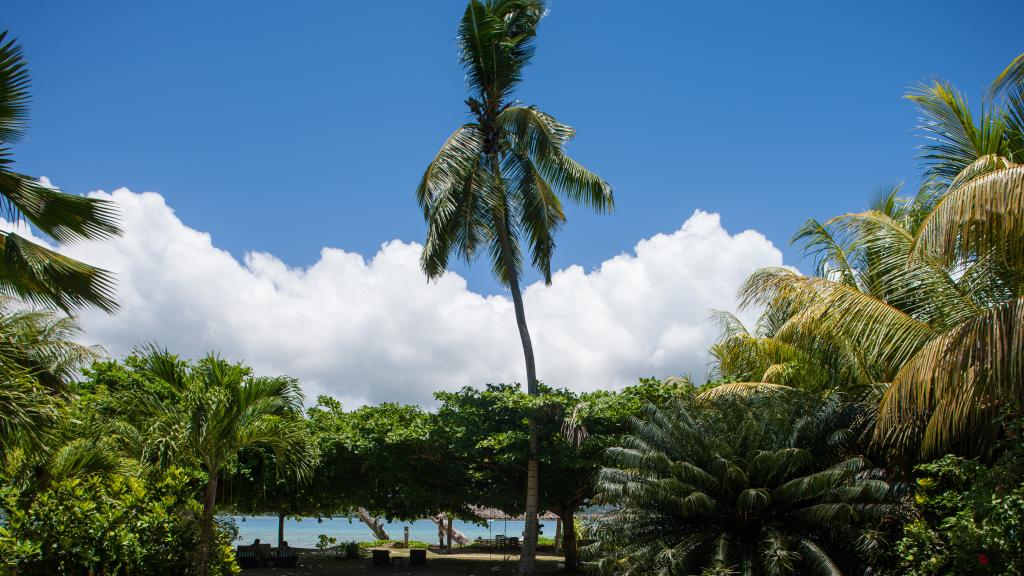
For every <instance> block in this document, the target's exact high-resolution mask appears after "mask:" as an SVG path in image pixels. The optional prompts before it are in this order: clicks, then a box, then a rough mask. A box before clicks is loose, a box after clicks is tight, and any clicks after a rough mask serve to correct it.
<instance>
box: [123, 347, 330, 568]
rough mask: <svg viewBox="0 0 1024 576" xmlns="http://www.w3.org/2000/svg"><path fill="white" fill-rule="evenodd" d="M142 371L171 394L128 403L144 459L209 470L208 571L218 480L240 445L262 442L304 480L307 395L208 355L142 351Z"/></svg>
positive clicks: (202, 561) (202, 560) (203, 543)
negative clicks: (297, 421) (302, 421)
mask: <svg viewBox="0 0 1024 576" xmlns="http://www.w3.org/2000/svg"><path fill="white" fill-rule="evenodd" d="M144 359H145V366H146V368H145V370H146V372H147V373H148V374H149V376H151V377H153V378H155V379H156V380H157V381H160V382H162V383H163V384H165V385H166V386H167V388H168V389H170V390H171V391H172V392H173V394H172V397H171V399H170V400H165V399H162V398H161V397H159V396H158V395H156V394H152V393H146V392H139V393H138V394H137V395H136V396H134V397H133V398H132V400H131V402H130V403H129V405H128V406H126V407H125V409H126V412H127V414H126V415H127V416H128V417H129V418H130V419H131V420H133V421H134V422H135V423H136V426H137V427H138V429H139V431H140V434H139V439H140V440H141V444H140V446H139V449H140V450H141V453H142V454H141V456H142V459H143V460H144V461H149V462H154V463H156V464H158V465H160V466H168V465H171V464H184V465H186V466H198V467H199V468H201V469H202V470H203V471H205V472H206V474H207V482H206V488H205V490H204V496H203V515H202V519H201V527H202V528H201V529H202V533H201V538H200V547H199V550H198V553H197V561H196V564H197V570H198V573H199V574H200V576H206V574H207V568H208V561H209V555H210V543H211V540H212V534H213V516H214V506H215V505H216V499H217V480H218V476H219V474H220V472H221V470H222V468H223V467H224V465H225V464H226V463H227V462H228V461H229V460H231V459H232V458H235V457H236V456H237V454H238V452H239V451H240V450H242V449H243V448H247V447H251V446H264V447H267V448H270V449H271V450H272V451H273V452H274V456H275V460H276V462H277V464H278V466H280V467H281V469H282V471H283V470H285V469H287V470H290V471H292V472H293V473H295V474H297V475H298V476H300V477H304V476H305V475H306V474H308V473H309V472H310V470H311V469H312V458H311V456H310V452H309V450H308V449H307V438H306V435H305V432H304V428H303V427H301V426H294V425H292V423H291V422H290V421H289V420H290V419H291V418H293V417H295V416H297V415H299V414H301V410H302V402H303V394H302V390H301V389H300V388H299V385H298V382H297V381H296V380H294V379H292V378H287V377H277V378H257V377H253V376H252V375H251V372H250V370H249V369H248V368H247V367H245V366H243V365H241V364H231V363H229V362H226V361H225V360H223V359H221V358H219V357H217V356H214V355H209V356H207V357H205V358H204V359H202V360H201V361H200V362H198V363H197V364H196V365H195V366H191V367H190V366H188V365H187V364H186V363H184V362H181V361H179V360H178V359H177V357H175V356H173V355H171V354H169V353H168V352H167V351H165V350H160V349H157V348H152V347H151V348H149V349H148V350H146V351H144Z"/></svg>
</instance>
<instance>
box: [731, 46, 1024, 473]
mask: <svg viewBox="0 0 1024 576" xmlns="http://www.w3.org/2000/svg"><path fill="white" fill-rule="evenodd" d="M1022 68H1024V56H1022V57H1019V58H1017V59H1016V60H1015V61H1014V62H1013V63H1012V64H1011V65H1010V67H1009V68H1007V70H1006V71H1005V72H1004V73H1003V74H1002V75H1001V76H1000V77H999V79H997V81H996V83H995V84H994V86H993V90H992V91H991V95H990V96H989V98H988V99H987V100H986V102H985V106H984V107H983V108H982V110H981V115H980V119H979V120H978V121H975V119H974V117H973V116H972V112H971V108H970V106H969V105H968V103H967V101H966V99H965V98H964V97H963V95H962V94H961V93H960V92H958V91H957V90H956V89H955V88H954V87H952V86H951V85H949V84H948V83H945V82H942V81H933V82H931V83H929V84H924V85H921V86H919V87H918V88H917V89H915V90H914V91H913V92H912V93H911V94H910V95H909V98H910V99H911V100H912V101H913V102H914V103H915V104H916V105H917V107H918V109H919V111H920V112H921V115H922V117H923V119H924V120H923V124H922V126H921V128H922V130H923V132H924V134H925V136H926V138H927V142H926V144H925V145H924V146H923V147H922V155H921V157H922V159H923V160H924V162H925V165H926V172H925V179H924V182H923V184H922V186H921V189H920V191H919V193H918V194H917V195H916V196H915V197H914V198H909V199H908V198H900V197H899V196H898V195H897V190H891V191H889V192H888V193H887V194H884V195H882V196H881V197H880V198H879V199H878V200H877V201H876V202H875V203H874V205H873V206H872V208H871V209H870V210H868V211H865V212H861V213H855V214H845V215H842V216H839V217H837V218H834V219H832V220H830V221H828V222H826V223H824V224H818V223H817V222H814V221H809V222H808V224H807V225H806V226H805V227H804V229H802V230H801V232H800V233H798V236H797V238H798V239H800V240H801V241H804V242H805V243H806V246H808V248H809V251H810V252H811V253H813V254H815V255H816V256H818V257H819V266H818V267H817V270H816V275H815V276H801V275H799V274H795V273H793V272H792V271H790V270H787V269H782V268H773V269H763V270H759V271H757V272H755V273H754V274H753V275H752V276H751V277H750V278H749V279H748V280H747V282H746V284H745V286H744V287H743V288H742V290H741V294H740V296H741V305H760V306H767V307H768V308H769V309H783V310H785V311H786V314H787V315H788V319H787V320H786V321H785V322H784V323H782V324H781V325H780V326H779V327H778V328H777V330H776V331H775V332H774V333H773V334H771V335H770V336H771V337H772V338H774V339H776V340H779V341H781V342H783V343H786V344H789V345H791V346H796V347H798V348H801V349H802V350H803V351H804V352H805V353H807V352H809V351H811V350H813V349H814V347H815V345H816V343H818V342H822V341H827V342H833V343H837V344H838V345H839V346H840V347H841V348H842V349H844V350H848V351H849V352H850V353H849V354H846V355H845V356H842V357H841V358H842V360H841V362H840V367H843V366H842V365H843V364H845V366H846V367H856V370H855V371H853V372H855V373H859V374H862V375H863V377H864V378H863V379H862V380H861V381H860V382H857V383H859V384H863V383H864V382H865V381H866V382H868V383H871V382H874V383H878V384H881V385H882V386H884V387H885V392H884V395H883V396H882V397H881V403H880V406H879V412H878V422H877V428H876V438H877V439H878V440H879V441H880V442H882V443H883V444H884V445H887V446H889V447H891V448H894V449H898V450H901V451H902V450H906V449H907V448H908V447H912V448H913V449H914V450H915V451H918V452H920V453H921V455H923V456H928V455H930V454H933V453H936V452H937V451H939V450H942V449H953V448H955V449H958V450H962V451H966V452H970V453H985V452H987V451H988V450H990V449H991V448H992V446H993V445H994V442H995V439H996V438H997V436H998V434H999V426H998V424H997V420H998V419H997V418H996V417H997V415H998V414H1000V413H1003V412H1009V413H1010V414H1011V415H1020V414H1024V386H1022V382H1024V322H1022V320H1024V164H1022V163H1021V162H1022V160H1024V73H1022V72H1021V69H1022ZM851 381H852V382H856V380H854V379H852V380H851ZM741 387H742V386H739V387H737V386H733V388H741Z"/></svg>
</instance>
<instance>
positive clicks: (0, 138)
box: [0, 30, 30, 142]
mask: <svg viewBox="0 0 1024 576" xmlns="http://www.w3.org/2000/svg"><path fill="white" fill-rule="evenodd" d="M7 34H8V33H7V31H6V30H5V31H3V32H0V142H17V141H18V140H20V139H21V137H22V136H23V135H24V133H25V127H26V125H27V123H28V103H29V92H28V90H29V82H30V80H29V75H28V63H27V62H25V57H24V55H23V53H22V49H21V46H20V45H19V44H18V42H17V41H16V40H14V39H13V38H8V35H7Z"/></svg>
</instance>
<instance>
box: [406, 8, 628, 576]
mask: <svg viewBox="0 0 1024 576" xmlns="http://www.w3.org/2000/svg"><path fill="white" fill-rule="evenodd" d="M544 12H545V7H544V2H543V0H485V1H481V0H471V1H470V2H469V4H468V6H467V7H466V11H465V13H464V14H463V17H462V21H461V23H460V25H459V49H460V57H461V61H462V65H463V67H464V68H465V70H466V77H467V81H468V84H469V91H470V95H469V97H468V98H467V99H466V104H467V106H468V107H469V112H470V117H471V120H470V122H468V123H466V124H464V125H462V126H460V127H459V128H458V129H456V130H455V132H453V133H452V135H451V136H449V137H448V140H446V141H445V143H444V144H443V145H442V146H441V150H440V151H439V152H438V153H437V155H436V156H435V157H434V159H433V160H432V161H431V162H430V165H429V166H427V169H426V171H425V172H424V174H423V178H422V180H421V181H420V185H419V187H418V189H417V199H418V200H419V204H420V207H421V208H422V209H423V216H424V218H425V219H426V221H427V224H428V230H427V238H426V242H425V245H424V247H423V253H422V256H421V264H422V267H423V270H424V272H425V273H426V275H427V277H428V278H436V277H439V276H441V275H442V274H444V272H445V270H446V269H447V267H448V259H449V257H450V256H451V255H452V254H456V255H457V256H459V257H461V258H463V259H464V260H466V261H467V262H468V261H471V260H472V259H473V258H475V257H476V255H477V254H478V253H479V252H480V251H481V250H483V251H486V252H487V253H488V255H489V257H490V260H491V268H492V270H493V271H494V274H495V276H496V277H497V278H498V279H499V280H500V281H501V282H502V283H503V284H504V285H505V286H507V287H508V289H509V291H510V292H511V294H512V303H513V307H514V309H515V314H516V323H517V325H518V327H519V337H520V340H521V341H522V346H523V355H524V359H525V363H526V381H527V391H528V392H529V393H530V394H531V395H536V394H538V387H537V374H536V365H535V362H534V355H533V345H532V342H531V340H530V332H529V329H528V328H527V324H526V315H525V312H524V310H523V297H522V291H521V289H520V286H519V280H520V277H521V273H522V267H523V254H522V248H521V243H525V244H526V246H527V249H528V250H529V252H530V258H531V261H532V263H533V265H534V266H535V267H536V268H537V269H538V270H539V271H540V272H541V274H542V275H543V276H544V280H545V281H546V282H550V281H551V257H552V254H553V253H554V249H555V235H556V233H557V232H558V230H559V228H561V226H562V225H563V224H564V222H565V213H564V211H563V209H562V199H563V198H564V199H568V200H570V201H572V202H576V203H580V204H584V205H587V206H589V207H591V208H593V209H594V210H596V211H598V212H603V211H609V210H611V209H612V207H613V200H612V189H611V187H610V186H609V185H608V184H607V183H606V182H604V181H603V180H601V178H599V177H598V176H597V175H595V174H593V173H591V172H589V171H588V170H586V169H585V168H584V167H583V166H581V165H580V164H578V163H577V162H575V161H574V160H572V159H571V158H570V157H569V156H568V155H566V153H565V146H566V144H567V143H568V142H569V140H571V139H572V137H573V136H574V134H575V132H574V130H573V129H572V128H571V127H569V126H567V125H565V124H562V123H560V122H558V121H557V120H555V118H553V117H552V116H550V115H548V114H545V113H544V112H542V111H540V110H539V109H537V108H536V107H533V106H522V105H519V104H518V103H517V102H515V101H514V100H512V94H513V91H514V90H515V88H516V86H517V85H518V84H519V81H520V79H521V78H522V71H523V69H524V68H525V67H526V65H527V64H528V63H529V61H530V59H531V57H532V56H533V53H534V39H535V37H536V35H537V25H538V24H539V22H540V19H541V18H542V17H543V16H544ZM560 195H561V196H560ZM533 428H534V426H533V424H532V423H531V434H530V454H531V455H530V459H529V465H528V473H527V494H526V519H527V521H526V534H525V538H524V541H523V555H522V561H521V563H520V573H522V574H532V573H533V565H534V557H535V554H536V544H537V494H538V493H537V453H536V452H537V438H536V434H535V433H534V432H533V431H532V429H533Z"/></svg>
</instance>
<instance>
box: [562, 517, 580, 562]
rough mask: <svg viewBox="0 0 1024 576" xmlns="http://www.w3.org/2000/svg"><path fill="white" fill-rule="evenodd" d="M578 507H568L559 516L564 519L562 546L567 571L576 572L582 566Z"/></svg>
mask: <svg viewBox="0 0 1024 576" xmlns="http://www.w3.org/2000/svg"><path fill="white" fill-rule="evenodd" d="M575 515H576V508H574V507H571V508H567V509H566V510H565V511H563V512H562V515H561V516H559V518H561V519H562V548H563V550H565V571H566V572H575V571H577V570H578V569H579V566H580V557H579V552H578V549H577V547H576V521H575V519H574V517H575Z"/></svg>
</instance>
